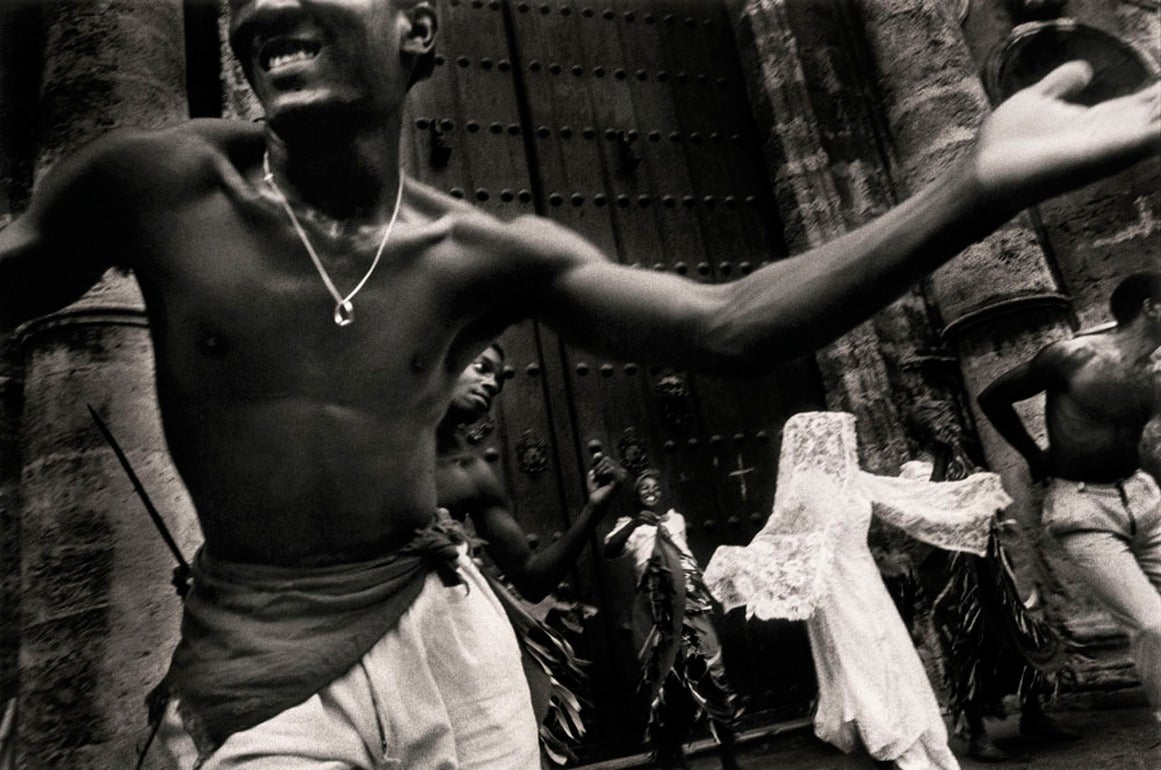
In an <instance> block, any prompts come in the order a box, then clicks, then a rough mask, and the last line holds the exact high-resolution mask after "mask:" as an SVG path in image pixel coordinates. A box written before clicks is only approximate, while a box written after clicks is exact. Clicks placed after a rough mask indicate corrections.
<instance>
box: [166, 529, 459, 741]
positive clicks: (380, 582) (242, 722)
mask: <svg viewBox="0 0 1161 770" xmlns="http://www.w3.org/2000/svg"><path fill="white" fill-rule="evenodd" d="M462 542H463V536H462V534H461V533H460V532H459V531H457V530H455V529H453V528H452V527H449V526H447V525H446V524H445V523H433V524H431V525H429V526H428V527H426V528H423V529H419V530H417V531H416V534H415V538H414V539H413V540H411V541H410V542H409V543H408V544H407V545H406V546H404V547H403V548H401V549H400V550H398V551H396V552H395V553H393V554H390V555H389V556H385V557H382V558H380V559H376V560H373V561H369V562H360V563H356V564H343V565H336V566H332V567H310V568H288V567H273V566H265V565H253V564H236V563H230V562H224V561H221V560H218V559H214V558H212V557H210V556H209V555H208V554H206V553H205V551H199V552H198V554H197V556H196V557H195V558H194V561H193V565H192V567H193V589H192V591H191V592H190V594H189V597H188V598H187V599H186V602H185V611H184V616H183V618H182V624H181V641H180V642H179V643H178V646H177V649H176V650H175V651H174V654H173V661H172V663H171V664H170V669H169V673H168V674H167V675H166V677H165V680H164V681H163V682H162V685H161V686H160V687H159V688H158V690H157V691H156V692H157V695H158V696H160V698H161V699H163V700H167V699H168V696H169V695H175V696H177V697H178V698H179V699H180V706H179V707H180V711H181V716H182V721H183V723H184V724H185V727H186V730H187V731H188V732H189V734H190V736H191V737H192V738H193V739H194V743H195V744H196V745H197V747H198V750H199V752H200V753H201V754H202V755H203V756H205V755H207V754H209V753H210V752H212V751H213V750H215V749H216V748H217V747H219V746H221V744H222V743H223V742H225V740H226V739H227V738H228V737H229V736H230V735H231V734H233V733H235V732H240V731H242V730H247V729H249V728H251V727H254V726H255V725H258V724H260V723H262V722H264V721H266V720H267V719H270V718H271V717H273V716H275V715H277V714H279V713H281V712H283V711H285V710H286V709H288V708H290V707H292V706H295V705H297V704H299V703H302V702H303V701H305V700H306V699H307V698H309V697H310V696H311V695H313V694H314V693H316V692H318V691H319V690H320V689H322V688H323V687H325V686H326V685H327V684H329V683H330V682H332V681H334V680H335V679H336V678H338V677H339V676H341V675H342V674H344V673H346V672H347V671H348V670H349V669H350V668H351V667H352V666H354V665H355V663H357V662H358V661H359V659H361V658H362V657H363V655H365V654H366V653H367V651H368V650H370V649H371V647H372V646H374V644H375V643H376V642H377V641H379V639H381V638H382V637H383V635H384V634H386V633H387V632H388V631H390V630H391V629H392V628H394V627H395V624H396V623H398V622H399V618H400V617H401V616H402V615H403V613H404V612H406V611H407V609H408V607H410V606H411V603H412V602H413V601H414V600H415V598H416V597H417V596H419V593H420V591H421V590H422V589H423V585H424V580H425V578H426V576H427V573H428V572H430V571H432V570H435V571H437V572H438V573H439V574H440V577H441V578H442V579H443V581H444V583H445V585H449V586H450V585H456V584H458V583H461V582H462V580H461V579H460V577H459V575H458V573H457V572H456V569H455V564H456V560H457V559H458V558H459V555H460V551H459V548H458V545H459V544H460V543H462ZM153 705H154V710H156V705H157V703H156V700H155V702H154V704H153Z"/></svg>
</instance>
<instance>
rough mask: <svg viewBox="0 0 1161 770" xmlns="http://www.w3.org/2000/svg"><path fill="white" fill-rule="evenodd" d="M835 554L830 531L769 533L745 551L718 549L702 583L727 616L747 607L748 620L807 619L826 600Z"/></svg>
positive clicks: (742, 549)
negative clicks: (831, 565) (826, 590)
mask: <svg viewBox="0 0 1161 770" xmlns="http://www.w3.org/2000/svg"><path fill="white" fill-rule="evenodd" d="M832 554H833V549H830V548H828V547H827V543H826V533H825V532H808V533H805V534H795V535H774V534H766V535H761V536H758V537H755V538H754V540H753V541H752V542H751V543H750V544H749V545H748V546H746V547H744V548H743V547H740V546H728V545H727V546H722V547H720V548H718V549H717V550H716V551H714V555H713V556H712V557H711V558H710V561H709V564H708V565H707V566H706V568H705V573H704V575H703V578H702V579H703V582H704V583H705V586H706V588H708V589H709V592H710V593H711V594H713V595H714V597H715V598H717V600H718V601H719V602H721V603H722V607H723V608H725V609H726V610H727V611H728V610H731V609H733V608H735V607H742V606H744V607H745V608H746V617H747V618H751V617H757V618H759V619H761V620H772V619H774V618H786V619H788V620H805V619H807V618H809V617H810V616H811V615H812V614H814V608H815V607H816V606H818V603H819V601H820V600H821V599H822V598H823V594H824V591H825V586H826V581H825V578H826V572H827V570H828V564H829V562H830V560H831V559H832V558H833V557H832Z"/></svg>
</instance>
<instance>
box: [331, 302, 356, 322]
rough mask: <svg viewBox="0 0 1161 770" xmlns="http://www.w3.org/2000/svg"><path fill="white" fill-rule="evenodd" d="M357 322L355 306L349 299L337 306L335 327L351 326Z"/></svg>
mask: <svg viewBox="0 0 1161 770" xmlns="http://www.w3.org/2000/svg"><path fill="white" fill-rule="evenodd" d="M354 320H355V306H354V305H352V304H351V301H350V300H349V299H345V300H343V301H342V302H340V303H339V304H337V305H335V325H336V326H350V325H351V324H352V323H353V322H354Z"/></svg>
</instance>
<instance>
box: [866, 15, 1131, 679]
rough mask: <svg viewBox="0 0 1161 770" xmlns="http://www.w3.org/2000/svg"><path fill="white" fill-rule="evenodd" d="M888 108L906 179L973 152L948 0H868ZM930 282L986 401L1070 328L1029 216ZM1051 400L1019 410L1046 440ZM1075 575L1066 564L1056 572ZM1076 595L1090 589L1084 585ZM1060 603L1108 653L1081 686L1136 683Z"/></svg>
mask: <svg viewBox="0 0 1161 770" xmlns="http://www.w3.org/2000/svg"><path fill="white" fill-rule="evenodd" d="M861 8H862V13H863V16H864V22H865V28H866V35H867V39H868V42H869V44H870V46H871V48H872V51H873V54H874V58H875V62H876V74H877V77H878V82H879V90H880V93H881V94H882V96H883V100H884V105H883V108H884V111H885V113H886V115H887V118H888V122H889V125H890V128H891V132H892V140H893V146H894V149H895V151H896V157H897V159H898V165H899V179H898V180H897V183H899V184H901V185H904V186H905V189H906V192H907V193H909V194H910V193H914V192H916V191H918V190H920V189H921V188H922V187H923V186H924V185H926V184H927V183H928V182H931V181H933V180H934V179H935V178H936V177H938V176H940V175H941V174H944V173H946V172H947V171H948V169H949V168H950V167H951V165H952V164H953V163H954V162H955V161H956V160H957V159H958V158H959V157H961V156H962V154H963V153H964V152H966V150H967V147H968V145H969V144H970V142H971V141H972V140H973V137H974V135H975V133H976V130H977V128H978V126H979V125H980V123H981V122H982V120H983V119H984V117H985V116H986V114H987V113H988V109H989V108H988V101H987V98H986V96H985V94H984V91H983V86H982V83H981V82H980V80H979V78H978V76H977V74H976V70H975V66H974V63H973V61H972V59H971V55H970V52H969V51H968V49H967V47H966V44H965V43H964V41H963V38H962V36H961V35H960V30H959V28H958V26H957V22H956V20H954V19H952V18H950V17H949V16H948V15H947V14H949V13H950V9H948V8H946V4H944V3H941V2H939V0H896V1H895V2H892V3H878V2H866V3H863V4H862V6H861ZM931 287H932V291H933V294H934V296H935V299H936V301H937V303H938V305H939V309H940V312H941V314H942V316H943V318H944V321H945V323H946V327H945V329H944V337H945V338H946V339H947V341H948V343H949V344H950V345H951V346H953V347H954V349H955V350H956V351H957V353H958V355H959V359H960V366H961V369H962V372H963V380H964V383H965V386H966V388H967V391H968V394H969V396H970V397H971V401H972V402H973V403H972V407H973V408H975V404H974V401H975V396H976V395H978V394H979V392H980V391H981V390H983V389H984V388H985V387H987V385H988V384H989V383H991V382H992V381H993V380H994V379H995V378H996V377H997V376H999V375H1000V374H1001V373H1003V372H1005V371H1007V370H1008V369H1010V368H1011V367H1013V366H1016V365H1017V364H1019V363H1021V362H1023V361H1026V360H1028V359H1029V358H1031V357H1032V356H1033V355H1035V354H1036V353H1037V352H1038V351H1039V350H1040V349H1041V348H1042V347H1043V346H1044V345H1046V344H1047V343H1048V342H1050V341H1052V340H1054V339H1058V338H1061V337H1065V336H1068V335H1069V334H1070V333H1071V320H1072V310H1071V306H1070V303H1069V300H1068V298H1067V297H1066V296H1065V295H1064V294H1063V292H1062V290H1061V288H1060V287H1059V285H1058V282H1057V279H1056V277H1055V275H1054V272H1053V266H1052V265H1050V264H1049V262H1048V259H1047V258H1046V256H1045V253H1044V251H1043V249H1042V248H1041V247H1040V246H1039V244H1038V242H1037V240H1036V237H1035V235H1034V233H1033V231H1032V228H1031V226H1030V223H1029V219H1028V217H1027V216H1026V215H1021V216H1020V217H1017V218H1016V219H1015V220H1013V221H1012V222H1010V223H1008V224H1007V225H1005V226H1004V227H1002V228H1001V229H1000V230H999V231H998V232H996V233H995V234H994V235H992V236H991V237H989V238H987V239H985V240H983V241H982V242H980V243H978V244H975V245H973V246H971V247H970V248H968V249H967V250H965V251H964V253H963V254H961V255H960V256H958V257H956V258H955V259H954V260H952V261H951V262H950V263H948V264H947V265H946V266H945V267H943V268H942V269H940V270H939V271H937V272H936V273H935V274H934V276H933V277H932V280H931ZM1043 407H1044V404H1043V397H1040V398H1036V399H1030V400H1029V401H1026V402H1024V403H1022V404H1020V405H1019V406H1018V409H1019V411H1020V413H1021V416H1022V417H1023V419H1024V421H1025V423H1026V424H1027V425H1028V426H1029V427H1030V428H1031V431H1032V433H1033V435H1036V436H1037V438H1039V439H1043V437H1044V420H1043ZM978 423H979V429H980V431H979V432H980V438H981V442H982V444H983V449H984V453H985V455H986V456H987V459H988V462H989V465H990V466H991V468H992V469H993V470H995V471H998V472H999V473H1000V474H1001V475H1002V476H1003V478H1004V486H1005V487H1006V489H1007V490H1008V492H1009V493H1010V494H1011V495H1012V497H1013V498H1014V499H1015V503H1014V504H1013V506H1012V507H1011V508H1010V509H1009V511H1008V515H1009V516H1010V517H1015V519H1016V520H1017V521H1018V522H1020V524H1021V525H1023V529H1024V530H1025V532H1026V533H1028V534H1029V535H1030V539H1031V540H1033V541H1034V542H1040V543H1041V544H1042V546H1043V547H1044V548H1045V549H1046V550H1047V555H1048V556H1049V557H1050V560H1051V561H1053V562H1055V563H1056V564H1058V565H1061V566H1063V564H1062V562H1061V560H1060V559H1059V558H1058V557H1057V554H1058V548H1057V547H1055V546H1054V544H1053V543H1052V541H1050V540H1046V539H1044V538H1043V537H1042V536H1041V535H1042V528H1041V527H1040V526H1039V520H1040V503H1041V500H1040V493H1039V490H1037V489H1036V488H1034V487H1033V486H1032V485H1031V484H1030V482H1029V479H1028V474H1027V466H1026V464H1025V462H1024V460H1023V458H1022V457H1020V455H1019V454H1018V453H1016V452H1015V450H1013V449H1012V448H1011V447H1010V446H1009V445H1008V444H1007V442H1006V441H1004V440H1003V439H1002V438H1000V437H999V435H998V434H997V433H996V432H995V431H994V430H993V429H992V427H991V425H990V424H989V423H988V421H987V420H986V419H984V418H983V417H982V415H981V416H980V418H979V420H978ZM1029 555H1030V554H1026V553H1025V554H1021V553H1020V552H1019V551H1017V552H1016V553H1015V556H1016V557H1017V559H1016V561H1017V569H1018V571H1019V572H1020V575H1021V577H1022V578H1023V580H1022V582H1023V583H1024V584H1025V587H1028V586H1030V585H1031V581H1032V580H1034V579H1036V577H1037V576H1036V575H1035V574H1034V572H1033V571H1032V569H1031V568H1030V565H1029V563H1028V561H1027V558H1026V557H1027V556H1029ZM1056 572H1057V574H1058V575H1061V576H1063V577H1064V578H1065V579H1066V581H1067V579H1068V575H1069V573H1068V571H1067V569H1058V570H1056ZM1073 593H1074V596H1073V597H1072V599H1076V598H1077V597H1079V596H1082V595H1083V593H1080V594H1077V593H1075V592H1073ZM1059 609H1061V610H1063V611H1065V612H1066V613H1067V614H1066V618H1065V620H1066V622H1067V623H1068V625H1069V626H1070V628H1071V629H1072V631H1073V632H1074V633H1075V634H1076V635H1077V636H1078V637H1079V638H1081V639H1082V640H1086V641H1087V642H1088V643H1089V644H1090V645H1091V649H1093V650H1099V655H1100V657H1101V658H1102V660H1101V661H1100V662H1098V663H1096V664H1095V665H1093V664H1088V663H1085V665H1084V666H1082V667H1081V668H1082V670H1079V671H1078V672H1077V673H1078V679H1079V680H1080V682H1081V684H1082V686H1083V685H1085V684H1089V683H1095V682H1100V683H1101V685H1102V686H1109V685H1113V684H1123V683H1128V682H1131V681H1132V679H1131V674H1129V673H1127V670H1126V669H1125V667H1124V665H1123V663H1124V660H1123V649H1121V648H1119V647H1118V643H1117V642H1116V641H1114V639H1115V636H1114V637H1110V634H1113V633H1114V627H1113V626H1112V625H1111V623H1110V621H1109V619H1108V618H1107V616H1106V615H1105V614H1104V613H1103V611H1100V610H1099V609H1097V608H1095V607H1093V606H1091V605H1086V603H1084V602H1079V603H1077V602H1075V601H1070V603H1069V604H1067V605H1064V606H1061V607H1060V608H1059Z"/></svg>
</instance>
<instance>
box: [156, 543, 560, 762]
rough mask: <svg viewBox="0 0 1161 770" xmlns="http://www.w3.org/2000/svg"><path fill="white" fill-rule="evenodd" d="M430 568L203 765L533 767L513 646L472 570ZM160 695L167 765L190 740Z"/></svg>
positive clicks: (535, 753)
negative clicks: (308, 689)
mask: <svg viewBox="0 0 1161 770" xmlns="http://www.w3.org/2000/svg"><path fill="white" fill-rule="evenodd" d="M458 566H459V570H460V574H461V575H463V578H464V581H465V585H458V586H452V587H447V586H445V585H443V583H442V582H441V581H440V579H439V577H438V576H437V575H436V574H435V573H432V574H429V575H428V576H427V579H426V581H427V582H426V583H425V584H424V587H423V590H422V592H421V593H420V595H419V597H418V598H417V599H416V600H415V603H414V604H412V605H411V607H409V608H408V610H407V612H405V613H404V614H403V616H402V618H400V620H399V624H398V625H397V626H396V627H395V628H394V629H392V630H391V631H389V632H388V633H387V634H386V635H385V636H384V637H383V638H382V639H380V640H379V641H378V642H377V643H376V644H375V646H374V647H372V648H371V650H370V651H369V652H368V653H367V654H366V655H364V656H363V658H362V660H360V661H359V663H357V664H355V666H353V667H352V668H351V669H350V670H349V671H348V672H347V673H346V674H344V675H343V676H341V677H339V678H338V679H336V680H335V681H334V682H332V683H331V684H329V685H327V686H326V687H324V688H323V689H322V690H320V691H319V692H317V693H316V694H314V695H313V696H311V697H310V698H309V699H308V700H307V701H306V702H304V703H301V704H299V705H297V706H294V707H292V708H289V709H287V710H286V711H283V712H282V713H281V714H278V715H277V716H275V717H273V718H271V719H268V720H267V721H265V722H263V723H261V724H259V725H257V726H255V727H253V728H251V729H249V730H245V731H242V732H239V733H235V734H233V735H232V736H230V738H229V739H227V740H226V742H225V743H224V744H222V746H221V747H220V748H219V749H218V750H217V751H215V752H214V753H213V754H212V755H210V756H209V757H208V758H207V759H206V760H205V761H204V763H203V764H202V765H201V766H200V767H201V768H203V769H204V770H226V769H227V768H245V769H246V770H266V769H268V770H296V769H300V768H301V769H305V768H311V770H321V769H322V768H328V769H333V770H340V768H341V769H342V770H348V768H360V769H361V768H368V769H370V768H408V770H428V769H431V770H453V769H457V768H458V769H461V770H466V768H489V769H492V770H537V769H538V768H539V767H540V758H539V757H540V753H539V743H538V737H537V727H536V720H535V718H534V717H533V714H532V702H531V699H530V697H529V694H528V684H527V681H526V679H525V677H524V671H523V668H522V666H521V663H520V650H519V648H518V646H517V643H516V636H515V634H514V633H513V631H512V626H511V624H510V623H509V622H508V618H507V616H506V615H505V614H504V611H503V609H502V608H501V607H500V604H499V602H498V601H497V599H496V596H495V594H493V593H492V591H491V589H490V588H488V586H487V584H486V582H485V580H484V578H483V577H482V576H481V575H480V573H479V570H478V569H476V567H475V565H474V564H472V563H471V562H470V560H469V559H467V558H465V557H463V556H461V557H460V560H459V564H458ZM176 708H177V704H176V703H171V704H170V706H169V711H168V713H167V714H166V717H165V721H164V723H163V724H162V727H161V732H160V734H159V738H160V739H161V740H162V742H163V743H164V744H165V745H166V746H167V747H168V748H169V750H170V752H171V753H172V754H173V755H174V757H175V759H176V760H177V763H178V766H179V767H181V768H183V770H184V769H185V768H194V767H198V765H197V750H196V749H195V748H194V744H193V741H192V739H190V737H189V736H188V734H186V732H185V730H184V729H183V727H182V724H181V720H180V718H179V717H178V715H177V711H176Z"/></svg>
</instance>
